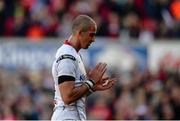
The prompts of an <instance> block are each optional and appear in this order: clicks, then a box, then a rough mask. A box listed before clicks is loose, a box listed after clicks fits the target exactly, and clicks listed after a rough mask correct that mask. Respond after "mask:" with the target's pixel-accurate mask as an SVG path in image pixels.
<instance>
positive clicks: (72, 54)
mask: <svg viewBox="0 0 180 121" xmlns="http://www.w3.org/2000/svg"><path fill="white" fill-rule="evenodd" d="M67 56H68V57H67ZM55 57H56V59H55V61H54V63H53V67H52V74H53V78H54V82H55V84H54V85H55V95H54V100H55V108H57V107H59V106H65V107H66V105H65V104H64V102H63V100H62V98H61V92H60V90H59V86H58V77H59V76H62V75H67V76H73V77H74V78H75V86H80V85H82V83H83V81H85V79H86V71H85V67H84V64H83V62H82V59H81V57H80V55H79V54H78V53H77V51H76V50H75V49H74V48H73V47H72V46H71V45H69V44H68V42H67V40H66V41H65V43H64V44H63V45H62V46H61V47H60V48H59V49H58V50H57V53H56V56H55ZM64 91H65V90H64ZM85 100H86V97H85V96H84V97H82V98H80V99H79V100H77V101H76V102H74V103H72V104H70V105H72V106H75V107H76V109H77V110H75V111H77V112H78V115H79V118H80V119H81V120H85V119H86V111H85ZM67 107H68V106H67Z"/></svg>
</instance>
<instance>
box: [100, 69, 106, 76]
mask: <svg viewBox="0 0 180 121" xmlns="http://www.w3.org/2000/svg"><path fill="white" fill-rule="evenodd" d="M106 70H107V68H105V69H104V70H102V71H101V76H103V75H104V74H105V72H106Z"/></svg>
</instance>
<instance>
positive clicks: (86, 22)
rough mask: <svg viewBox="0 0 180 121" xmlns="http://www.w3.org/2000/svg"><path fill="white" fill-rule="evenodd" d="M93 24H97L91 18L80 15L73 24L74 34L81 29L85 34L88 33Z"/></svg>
mask: <svg viewBox="0 0 180 121" xmlns="http://www.w3.org/2000/svg"><path fill="white" fill-rule="evenodd" d="M92 24H95V22H94V20H93V19H92V18H91V17H89V16H87V15H79V16H77V17H76V18H75V19H74V20H73V22H72V32H73V33H76V31H77V30H78V29H80V28H81V29H82V31H83V32H86V31H88V29H89V27H90V25H92Z"/></svg>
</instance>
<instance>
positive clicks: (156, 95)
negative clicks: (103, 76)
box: [0, 65, 180, 120]
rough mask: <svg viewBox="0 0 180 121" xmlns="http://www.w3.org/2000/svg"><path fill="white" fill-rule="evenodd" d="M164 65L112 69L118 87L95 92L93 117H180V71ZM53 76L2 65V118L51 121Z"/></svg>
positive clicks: (90, 100) (90, 105)
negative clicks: (156, 67)
mask: <svg viewBox="0 0 180 121" xmlns="http://www.w3.org/2000/svg"><path fill="white" fill-rule="evenodd" d="M165 67H166V66H163V65H162V66H161V68H160V69H159V71H157V72H156V73H152V72H151V71H148V69H146V70H145V71H139V70H138V68H134V69H133V70H132V71H130V72H126V73H123V72H121V73H120V72H119V71H117V69H115V68H114V69H113V70H109V75H110V76H112V77H117V78H118V80H117V83H116V85H115V86H114V88H112V89H110V90H108V91H104V92H96V93H93V94H91V95H90V96H89V97H88V100H87V114H88V119H89V120H98V119H101V120H107V119H110V120H112V119H114V120H116V119H118V120H120V119H122V120H128V119H133V120H140V119H141V120H144V119H145V120H157V119H158V120H160V119H164V120H165V119H167V120H172V119H176V120H177V119H180V117H179V114H180V96H179V94H180V73H179V71H178V67H177V69H175V70H173V71H172V70H169V69H167V68H165ZM53 92H54V87H53V79H52V76H51V71H50V70H49V69H42V70H41V71H38V72H32V71H30V70H28V69H25V68H19V69H18V70H17V71H16V72H11V71H7V70H5V69H3V68H0V120H48V119H50V117H51V114H52V111H53V106H54V105H53V95H54V93H53Z"/></svg>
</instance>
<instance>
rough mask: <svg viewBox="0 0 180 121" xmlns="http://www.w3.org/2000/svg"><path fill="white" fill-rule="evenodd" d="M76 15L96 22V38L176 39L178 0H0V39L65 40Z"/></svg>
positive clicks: (179, 15)
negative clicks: (83, 15) (82, 15)
mask: <svg viewBox="0 0 180 121" xmlns="http://www.w3.org/2000/svg"><path fill="white" fill-rule="evenodd" d="M78 14H87V15H89V16H91V17H92V18H93V19H94V20H95V21H96V22H97V25H98V32H97V35H98V36H108V37H113V38H119V37H120V38H123V39H124V37H125V38H138V39H140V40H142V41H151V40H153V39H154V38H179V37H180V1H179V0H0V36H2V37H12V36H18V37H37V38H43V37H58V36H61V37H67V36H69V35H70V31H71V21H72V19H73V18H74V17H75V16H77V15H78Z"/></svg>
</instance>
